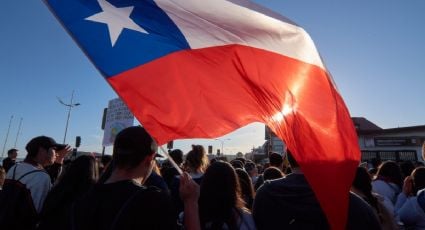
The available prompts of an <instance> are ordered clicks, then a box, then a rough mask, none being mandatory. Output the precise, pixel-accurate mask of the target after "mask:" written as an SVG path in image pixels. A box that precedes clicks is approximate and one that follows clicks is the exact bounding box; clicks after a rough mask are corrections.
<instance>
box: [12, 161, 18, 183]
mask: <svg viewBox="0 0 425 230" xmlns="http://www.w3.org/2000/svg"><path fill="white" fill-rule="evenodd" d="M17 167H18V164H16V165H15V168H13V175H12V180H15V172H16V168H17Z"/></svg>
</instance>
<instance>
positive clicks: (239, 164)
mask: <svg viewBox="0 0 425 230" xmlns="http://www.w3.org/2000/svg"><path fill="white" fill-rule="evenodd" d="M230 164H231V165H232V166H233V168H234V169H243V168H244V164H243V162H242V161H240V160H237V159H234V160H231V161H230Z"/></svg>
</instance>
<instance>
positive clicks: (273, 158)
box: [254, 152, 283, 190]
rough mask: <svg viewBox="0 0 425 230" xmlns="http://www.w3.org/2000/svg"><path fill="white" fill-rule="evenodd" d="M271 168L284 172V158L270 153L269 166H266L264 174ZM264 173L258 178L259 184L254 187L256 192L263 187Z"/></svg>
mask: <svg viewBox="0 0 425 230" xmlns="http://www.w3.org/2000/svg"><path fill="white" fill-rule="evenodd" d="M269 167H275V168H277V169H278V170H279V171H281V172H282V169H283V157H282V155H280V154H279V153H275V152H269V165H265V167H264V172H266V170H267V169H268V168H269ZM264 172H263V174H261V175H260V176H259V177H258V179H257V182H256V183H255V185H254V188H255V190H257V189H258V188H260V187H261V185H263V183H264V181H265V179H264Z"/></svg>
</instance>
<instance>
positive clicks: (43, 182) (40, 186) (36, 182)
mask: <svg viewBox="0 0 425 230" xmlns="http://www.w3.org/2000/svg"><path fill="white" fill-rule="evenodd" d="M15 167H17V168H16V171H15ZM33 170H40V169H39V168H37V167H35V166H33V165H31V164H27V163H25V162H22V163H18V164H15V165H14V166H13V167H12V168H10V169H9V171H8V172H7V175H6V179H13V172H14V171H15V178H14V179H15V180H17V179H19V178H20V177H21V176H22V175H24V174H25V173H27V172H30V171H33ZM20 182H21V183H22V184H25V185H26V187H27V188H28V189H29V190H30V191H31V197H32V201H33V202H34V207H35V209H36V210H37V212H38V213H40V211H41V208H42V207H43V203H44V200H45V199H46V197H47V193H49V191H50V189H51V187H52V183H51V181H50V176H49V174H47V173H46V172H35V173H31V174H28V175H26V176H25V177H24V178H22V179H21V180H20Z"/></svg>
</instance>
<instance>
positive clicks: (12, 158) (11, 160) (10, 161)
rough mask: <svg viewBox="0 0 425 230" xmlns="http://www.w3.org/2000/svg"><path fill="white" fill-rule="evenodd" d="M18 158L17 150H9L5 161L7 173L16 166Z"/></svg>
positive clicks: (4, 166)
mask: <svg viewBox="0 0 425 230" xmlns="http://www.w3.org/2000/svg"><path fill="white" fill-rule="evenodd" d="M17 157H18V150H17V149H9V150H7V157H6V158H4V159H3V168H4V169H5V170H6V173H7V172H8V171H9V169H10V168H12V166H14V165H15V164H16V158H17Z"/></svg>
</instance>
